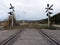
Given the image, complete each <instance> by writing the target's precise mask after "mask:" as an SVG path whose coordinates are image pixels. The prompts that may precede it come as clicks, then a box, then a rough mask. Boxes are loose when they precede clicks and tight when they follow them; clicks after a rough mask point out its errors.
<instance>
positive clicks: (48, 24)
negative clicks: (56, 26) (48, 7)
mask: <svg viewBox="0 0 60 45" xmlns="http://www.w3.org/2000/svg"><path fill="white" fill-rule="evenodd" d="M49 16H50V15H49V11H48V27H50V18H49Z"/></svg>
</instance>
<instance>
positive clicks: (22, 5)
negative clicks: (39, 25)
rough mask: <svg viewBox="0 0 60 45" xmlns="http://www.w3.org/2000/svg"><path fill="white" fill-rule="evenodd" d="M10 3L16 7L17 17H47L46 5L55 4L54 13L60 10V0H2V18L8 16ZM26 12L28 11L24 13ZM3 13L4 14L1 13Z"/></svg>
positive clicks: (32, 18)
mask: <svg viewBox="0 0 60 45" xmlns="http://www.w3.org/2000/svg"><path fill="white" fill-rule="evenodd" d="M10 3H12V5H13V6H14V7H15V14H16V15H15V16H16V19H20V20H22V19H23V14H24V19H25V20H41V19H44V18H47V16H46V13H45V11H46V10H45V7H47V6H46V5H47V4H48V3H49V4H50V5H51V4H53V7H52V8H53V9H54V10H53V11H52V12H53V14H52V15H54V14H56V13H58V12H60V5H59V4H60V0H0V19H6V18H7V17H8V11H10V10H9V7H10V5H9V4H10ZM24 12H26V13H24ZM2 13H3V16H2V15H1V14H2Z"/></svg>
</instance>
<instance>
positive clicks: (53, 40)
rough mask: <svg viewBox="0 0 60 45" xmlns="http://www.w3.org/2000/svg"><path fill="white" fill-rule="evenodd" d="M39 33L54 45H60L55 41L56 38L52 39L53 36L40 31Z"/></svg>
mask: <svg viewBox="0 0 60 45" xmlns="http://www.w3.org/2000/svg"><path fill="white" fill-rule="evenodd" d="M38 32H39V33H40V34H41V35H42V36H43V37H44V38H46V39H47V40H48V41H49V42H50V43H52V44H53V45H60V43H59V42H58V41H57V40H55V39H54V38H51V36H49V35H48V34H46V33H45V32H43V31H42V30H38Z"/></svg>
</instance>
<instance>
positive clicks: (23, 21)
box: [23, 12, 26, 25]
mask: <svg viewBox="0 0 60 45" xmlns="http://www.w3.org/2000/svg"><path fill="white" fill-rule="evenodd" d="M25 13H26V12H23V25H24V22H25V21H24V14H25Z"/></svg>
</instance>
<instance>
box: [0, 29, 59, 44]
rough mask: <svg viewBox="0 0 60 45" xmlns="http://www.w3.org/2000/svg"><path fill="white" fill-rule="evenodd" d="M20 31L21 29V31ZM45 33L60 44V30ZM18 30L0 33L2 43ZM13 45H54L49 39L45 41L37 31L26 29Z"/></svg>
mask: <svg viewBox="0 0 60 45" xmlns="http://www.w3.org/2000/svg"><path fill="white" fill-rule="evenodd" d="M19 30H20V29H19ZM42 30H43V31H44V32H45V33H47V34H48V35H50V36H51V37H54V38H55V39H57V40H58V41H59V42H60V30H45V29H42ZM17 31H18V29H16V30H5V31H4V30H1V31H0V42H1V41H3V40H4V39H6V38H8V37H9V36H10V35H13V34H14V33H15V32H17ZM13 45H53V44H52V43H50V42H49V41H48V40H47V39H45V38H44V37H43V36H42V35H41V34H39V33H38V31H37V29H24V31H23V32H22V33H21V36H20V37H18V38H17V40H16V41H15V43H14V44H13Z"/></svg>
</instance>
